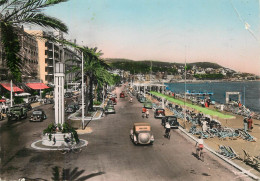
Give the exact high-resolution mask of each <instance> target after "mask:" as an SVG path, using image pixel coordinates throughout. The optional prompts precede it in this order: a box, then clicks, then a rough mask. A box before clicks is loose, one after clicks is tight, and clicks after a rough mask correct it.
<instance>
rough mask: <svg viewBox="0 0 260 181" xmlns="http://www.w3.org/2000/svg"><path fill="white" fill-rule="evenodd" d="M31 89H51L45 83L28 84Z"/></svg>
mask: <svg viewBox="0 0 260 181" xmlns="http://www.w3.org/2000/svg"><path fill="white" fill-rule="evenodd" d="M26 85H27V86H28V87H30V88H31V89H35V90H40V89H49V87H48V86H47V85H45V84H44V83H27V84H26Z"/></svg>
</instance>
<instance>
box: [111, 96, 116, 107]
mask: <svg viewBox="0 0 260 181" xmlns="http://www.w3.org/2000/svg"><path fill="white" fill-rule="evenodd" d="M109 100H111V101H112V102H113V105H116V104H117V101H116V98H115V97H111V98H110V99H109Z"/></svg>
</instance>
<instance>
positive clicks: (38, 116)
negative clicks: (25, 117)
mask: <svg viewBox="0 0 260 181" xmlns="http://www.w3.org/2000/svg"><path fill="white" fill-rule="evenodd" d="M45 119H47V116H46V114H45V112H44V111H43V110H42V109H36V110H34V111H33V113H32V115H31V118H30V121H31V122H41V121H43V120H45Z"/></svg>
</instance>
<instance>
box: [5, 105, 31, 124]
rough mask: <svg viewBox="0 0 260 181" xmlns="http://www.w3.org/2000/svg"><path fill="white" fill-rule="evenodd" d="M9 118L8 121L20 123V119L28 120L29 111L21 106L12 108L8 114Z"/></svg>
mask: <svg viewBox="0 0 260 181" xmlns="http://www.w3.org/2000/svg"><path fill="white" fill-rule="evenodd" d="M7 118H8V121H18V120H20V119H26V118H27V111H26V109H25V108H24V107H21V106H15V107H12V108H10V110H9V112H8V113H7Z"/></svg>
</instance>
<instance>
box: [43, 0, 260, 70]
mask: <svg viewBox="0 0 260 181" xmlns="http://www.w3.org/2000/svg"><path fill="white" fill-rule="evenodd" d="M46 13H47V14H48V15H51V16H54V17H56V18H59V19H61V20H62V21H64V22H65V23H66V24H67V25H68V27H69V34H68V37H69V38H71V39H77V42H78V43H79V44H82V41H83V43H84V45H88V46H89V47H94V46H97V47H98V48H99V49H100V50H102V52H103V53H104V57H105V58H127V59H134V60H150V59H152V60H161V61H168V62H183V63H184V62H185V58H186V60H187V63H189V62H199V61H208V62H215V63H218V64H220V65H222V66H225V67H229V68H232V69H235V70H237V71H242V72H251V73H256V74H260V45H259V41H260V36H259V32H260V31H259V28H260V26H259V24H260V18H259V17H260V16H259V1H258V0H70V1H69V2H66V3H61V4H60V5H56V6H53V7H51V8H50V9H48V10H47V11H46ZM246 27H247V28H246Z"/></svg>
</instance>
